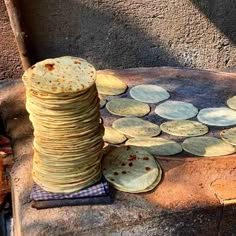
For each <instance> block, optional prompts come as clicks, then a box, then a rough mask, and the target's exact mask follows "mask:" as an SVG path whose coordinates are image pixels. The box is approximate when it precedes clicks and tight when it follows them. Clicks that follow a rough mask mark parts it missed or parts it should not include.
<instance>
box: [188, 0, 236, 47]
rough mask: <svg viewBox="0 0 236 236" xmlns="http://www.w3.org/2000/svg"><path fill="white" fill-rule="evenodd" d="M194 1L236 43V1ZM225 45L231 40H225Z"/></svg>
mask: <svg viewBox="0 0 236 236" xmlns="http://www.w3.org/2000/svg"><path fill="white" fill-rule="evenodd" d="M191 1H192V3H193V4H194V5H195V6H196V7H197V8H198V9H199V10H200V11H201V12H203V13H204V15H205V16H206V17H207V18H208V19H209V20H210V21H211V22H212V23H213V24H214V25H215V26H216V28H217V29H218V30H219V31H220V32H221V33H223V34H224V35H225V36H226V37H227V38H228V39H229V40H230V41H231V43H233V44H236V1H235V0H224V1H222V0H191ZM222 43H223V46H227V45H228V44H229V41H227V40H225V41H224V42H222Z"/></svg>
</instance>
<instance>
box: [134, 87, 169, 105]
mask: <svg viewBox="0 0 236 236" xmlns="http://www.w3.org/2000/svg"><path fill="white" fill-rule="evenodd" d="M130 96H131V97H132V98H134V99H135V100H137V101H140V102H146V103H157V102H161V101H163V100H166V99H168V98H169V97H170V94H169V93H168V92H167V91H166V90H165V89H163V88H162V87H160V86H157V85H152V84H142V85H137V86H135V87H133V88H131V90H130Z"/></svg>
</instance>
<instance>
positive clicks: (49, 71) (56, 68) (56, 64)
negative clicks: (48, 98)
mask: <svg viewBox="0 0 236 236" xmlns="http://www.w3.org/2000/svg"><path fill="white" fill-rule="evenodd" d="M95 79H96V70H95V68H94V67H93V66H92V65H91V64H89V63H88V62H87V61H85V60H84V59H82V58H78V57H70V56H65V57H59V58H51V59H46V60H44V61H40V62H38V63H36V64H35V65H33V66H31V67H30V68H29V69H28V70H26V71H25V73H24V74H23V76H22V80H23V82H24V84H25V86H26V87H28V88H34V89H36V90H39V91H44V92H49V93H53V94H57V93H71V92H78V91H82V90H85V89H88V88H90V87H91V86H92V85H93V84H94V83H95Z"/></svg>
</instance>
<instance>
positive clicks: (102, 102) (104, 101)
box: [100, 98, 107, 108]
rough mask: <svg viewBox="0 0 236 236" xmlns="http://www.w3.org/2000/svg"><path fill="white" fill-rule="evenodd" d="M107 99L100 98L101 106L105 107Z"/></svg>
mask: <svg viewBox="0 0 236 236" xmlns="http://www.w3.org/2000/svg"><path fill="white" fill-rule="evenodd" d="M106 102H107V101H106V99H103V98H100V108H103V107H104V106H105V105H106Z"/></svg>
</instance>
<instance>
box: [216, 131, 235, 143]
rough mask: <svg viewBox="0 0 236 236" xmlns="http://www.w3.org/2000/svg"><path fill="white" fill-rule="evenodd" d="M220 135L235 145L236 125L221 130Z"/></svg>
mask: <svg viewBox="0 0 236 236" xmlns="http://www.w3.org/2000/svg"><path fill="white" fill-rule="evenodd" d="M220 136H221V138H222V139H223V140H224V141H225V142H227V143H230V144H232V145H235V146H236V127H234V128H231V129H226V130H222V131H221V132H220Z"/></svg>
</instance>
